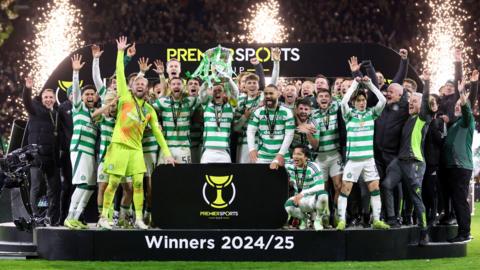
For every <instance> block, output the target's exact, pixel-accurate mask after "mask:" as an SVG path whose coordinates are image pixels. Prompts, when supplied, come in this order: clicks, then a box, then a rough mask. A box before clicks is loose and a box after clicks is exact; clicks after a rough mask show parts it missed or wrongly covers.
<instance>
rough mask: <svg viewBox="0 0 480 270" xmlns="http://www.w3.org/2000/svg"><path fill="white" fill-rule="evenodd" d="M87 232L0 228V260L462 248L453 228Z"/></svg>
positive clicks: (423, 254) (308, 257) (346, 256)
mask: <svg viewBox="0 0 480 270" xmlns="http://www.w3.org/2000/svg"><path fill="white" fill-rule="evenodd" d="M90 227H91V229H88V230H69V229H67V228H64V227H55V228H53V227H51V228H46V227H43V228H37V229H35V230H34V232H33V233H26V232H19V231H18V230H16V228H15V227H14V226H13V224H12V223H3V224H0V256H7V257H8V256H15V255H16V256H21V257H24V258H36V257H38V258H43V259H49V260H102V261H106V260H112V261H140V260H159V261H177V260H181V261H346V260H347V261H380V260H403V259H433V258H447V257H464V256H466V255H467V244H466V243H460V244H451V243H448V242H446V239H448V238H450V237H452V236H455V234H456V231H457V227H456V226H436V227H433V228H432V229H431V232H430V236H431V241H432V242H431V243H430V244H429V245H428V246H425V247H419V246H418V244H417V241H418V238H419V233H420V231H419V229H418V228H417V227H402V228H399V229H391V230H386V231H384V230H373V229H363V228H359V229H347V230H345V231H344V232H339V231H335V230H323V231H318V232H317V231H313V230H306V231H300V230H216V229H215V230H160V229H151V230H143V231H142V230H112V231H104V230H99V229H96V228H95V227H94V225H93V224H90Z"/></svg>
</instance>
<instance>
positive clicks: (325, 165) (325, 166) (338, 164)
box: [315, 150, 343, 179]
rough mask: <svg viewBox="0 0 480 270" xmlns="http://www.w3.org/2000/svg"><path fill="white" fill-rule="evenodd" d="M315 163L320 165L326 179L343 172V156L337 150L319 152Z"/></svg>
mask: <svg viewBox="0 0 480 270" xmlns="http://www.w3.org/2000/svg"><path fill="white" fill-rule="evenodd" d="M315 163H317V165H318V167H320V170H321V171H322V173H323V176H324V177H325V179H327V178H328V177H329V176H330V177H334V176H337V175H340V174H342V173H343V162H342V156H341V155H340V153H339V152H338V151H337V150H333V151H328V152H320V153H318V155H317V159H316V160H315Z"/></svg>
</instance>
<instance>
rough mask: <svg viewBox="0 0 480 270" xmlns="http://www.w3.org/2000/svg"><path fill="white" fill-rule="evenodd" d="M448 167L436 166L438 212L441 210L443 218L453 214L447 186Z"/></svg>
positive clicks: (450, 216) (449, 191)
mask: <svg viewBox="0 0 480 270" xmlns="http://www.w3.org/2000/svg"><path fill="white" fill-rule="evenodd" d="M449 178H450V177H449V176H448V169H446V168H445V167H444V166H441V165H440V167H439V168H438V212H443V213H444V217H443V218H446V219H447V218H452V217H453V216H454V213H453V209H452V192H451V190H450V188H449V181H450V179H449Z"/></svg>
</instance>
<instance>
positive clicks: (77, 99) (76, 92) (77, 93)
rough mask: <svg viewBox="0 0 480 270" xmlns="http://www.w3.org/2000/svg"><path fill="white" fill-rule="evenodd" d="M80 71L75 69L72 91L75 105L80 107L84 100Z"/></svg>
mask: <svg viewBox="0 0 480 270" xmlns="http://www.w3.org/2000/svg"><path fill="white" fill-rule="evenodd" d="M78 76H79V72H78V70H74V71H73V85H72V93H73V106H74V107H78V106H79V105H80V103H81V102H82V93H81V90H80V82H79V79H78Z"/></svg>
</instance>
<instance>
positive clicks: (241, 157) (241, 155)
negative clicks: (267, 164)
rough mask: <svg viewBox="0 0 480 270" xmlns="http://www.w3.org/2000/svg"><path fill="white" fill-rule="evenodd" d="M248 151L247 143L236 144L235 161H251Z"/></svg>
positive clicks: (243, 162)
mask: <svg viewBox="0 0 480 270" xmlns="http://www.w3.org/2000/svg"><path fill="white" fill-rule="evenodd" d="M249 154H250V153H249V151H248V145H247V144H239V145H238V146H237V163H242V164H245V163H252V162H251V161H250V155H249Z"/></svg>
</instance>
